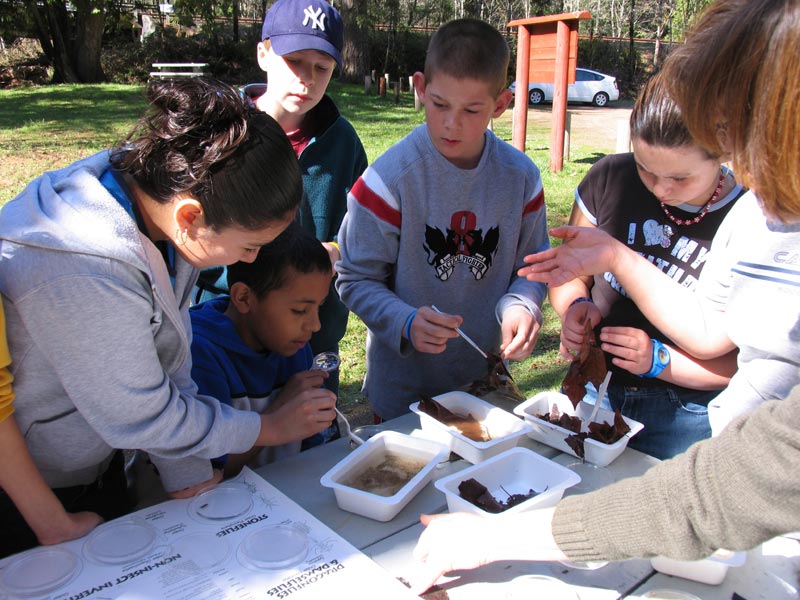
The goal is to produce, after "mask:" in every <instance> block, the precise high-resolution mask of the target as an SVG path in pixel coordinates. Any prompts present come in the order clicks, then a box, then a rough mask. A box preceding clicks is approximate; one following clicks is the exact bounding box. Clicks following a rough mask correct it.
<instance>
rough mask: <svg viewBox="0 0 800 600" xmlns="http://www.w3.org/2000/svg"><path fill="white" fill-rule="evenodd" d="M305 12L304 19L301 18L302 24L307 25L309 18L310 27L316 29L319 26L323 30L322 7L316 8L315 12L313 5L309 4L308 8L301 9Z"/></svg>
mask: <svg viewBox="0 0 800 600" xmlns="http://www.w3.org/2000/svg"><path fill="white" fill-rule="evenodd" d="M303 14H305V16H306V17H305V19H303V25H308V20H309V19H311V29H316V28H317V27H319V28H320V29H321V30H322V31H325V16H326V15H324V14H322V9H321V8H317V10H316V12H315V11H314V9H313V7H312V6H311V5H310V4H309V5H308V8H306V9H305V10H304V11H303Z"/></svg>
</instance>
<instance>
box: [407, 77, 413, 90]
mask: <svg viewBox="0 0 800 600" xmlns="http://www.w3.org/2000/svg"><path fill="white" fill-rule="evenodd" d="M408 91H409V92H413V91H414V76H413V75H409V76H408Z"/></svg>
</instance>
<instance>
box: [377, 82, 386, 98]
mask: <svg viewBox="0 0 800 600" xmlns="http://www.w3.org/2000/svg"><path fill="white" fill-rule="evenodd" d="M378 96H380V97H381V98H385V97H386V79H384V78H383V77H381V78H380V79H379V80H378Z"/></svg>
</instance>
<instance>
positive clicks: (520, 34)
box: [511, 26, 531, 152]
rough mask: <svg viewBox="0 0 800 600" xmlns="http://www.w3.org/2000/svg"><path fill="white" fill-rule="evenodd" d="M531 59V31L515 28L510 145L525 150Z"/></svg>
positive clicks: (525, 28) (521, 27) (524, 28)
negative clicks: (514, 73) (515, 49)
mask: <svg viewBox="0 0 800 600" xmlns="http://www.w3.org/2000/svg"><path fill="white" fill-rule="evenodd" d="M530 59H531V32H530V31H529V30H528V28H527V27H523V26H520V27H518V28H517V87H516V90H515V91H514V116H513V128H512V130H511V145H512V146H514V148H517V149H518V150H521V151H522V152H525V132H526V131H527V129H528V63H529V62H530Z"/></svg>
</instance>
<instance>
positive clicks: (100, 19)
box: [72, 0, 105, 83]
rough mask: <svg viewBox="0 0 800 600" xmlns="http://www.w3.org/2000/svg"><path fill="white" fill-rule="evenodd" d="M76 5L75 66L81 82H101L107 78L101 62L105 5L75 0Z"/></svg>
mask: <svg viewBox="0 0 800 600" xmlns="http://www.w3.org/2000/svg"><path fill="white" fill-rule="evenodd" d="M75 7H76V9H77V10H76V12H75V46H74V49H73V52H72V62H73V66H74V68H75V71H76V73H77V75H78V79H79V80H80V82H81V83H99V82H101V81H103V80H104V79H105V76H104V75H103V68H102V66H101V64H100V51H101V50H102V45H103V25H104V23H105V5H104V4H103V3H102V2H93V1H92V0H75Z"/></svg>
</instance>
